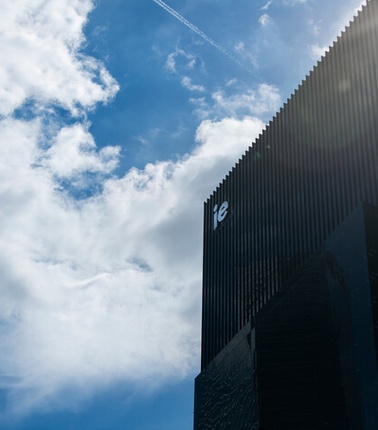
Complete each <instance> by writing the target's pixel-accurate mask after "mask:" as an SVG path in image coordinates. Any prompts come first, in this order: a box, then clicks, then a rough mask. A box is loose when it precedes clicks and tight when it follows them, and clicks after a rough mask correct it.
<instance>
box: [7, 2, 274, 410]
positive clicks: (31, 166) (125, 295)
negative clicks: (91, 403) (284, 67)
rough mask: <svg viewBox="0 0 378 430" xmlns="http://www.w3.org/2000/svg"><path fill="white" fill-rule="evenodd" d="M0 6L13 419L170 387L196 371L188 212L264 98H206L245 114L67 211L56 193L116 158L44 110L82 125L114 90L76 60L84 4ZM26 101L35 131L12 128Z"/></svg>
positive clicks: (86, 62) (229, 158)
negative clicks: (108, 394)
mask: <svg viewBox="0 0 378 430" xmlns="http://www.w3.org/2000/svg"><path fill="white" fill-rule="evenodd" d="M3 3H4V5H3V10H2V15H1V20H2V22H1V24H2V31H1V34H0V44H1V46H5V45H8V47H7V48H5V49H6V54H8V55H10V54H11V55H10V57H9V58H8V56H7V55H5V54H4V58H3V61H2V64H0V71H1V73H0V87H1V88H3V93H2V94H1V97H0V98H1V102H2V104H1V106H2V109H3V110H2V113H3V115H8V116H7V117H6V118H3V119H2V120H1V121H0V207H1V208H2V209H1V211H0V273H1V278H0V280H1V282H0V327H1V330H0V343H1V349H0V387H1V388H3V389H6V390H7V392H8V393H9V402H10V407H11V408H13V410H14V411H17V412H20V413H22V412H27V411H29V410H30V409H33V408H48V407H57V406H59V407H65V406H76V403H77V401H78V400H80V399H81V398H82V397H83V396H84V397H85V396H88V395H90V393H92V392H93V391H94V390H98V389H101V388H104V387H106V386H108V385H109V384H112V383H114V382H117V383H119V382H124V383H125V384H129V385H130V384H135V383H137V384H138V383H140V384H143V386H146V385H149V384H159V383H161V382H162V381H165V380H167V379H171V378H172V377H182V376H183V375H186V374H187V372H188V371H189V370H191V369H193V368H194V367H196V366H197V365H198V364H197V359H198V355H199V321H200V316H199V312H200V311H199V309H200V306H199V304H200V295H201V249H202V237H201V236H202V227H201V223H202V204H203V201H204V200H205V198H206V197H207V196H208V195H209V193H210V192H211V191H212V190H213V188H214V185H216V184H217V183H218V182H219V181H220V180H222V178H223V176H224V175H225V174H226V173H227V171H228V170H229V169H230V167H231V166H232V165H233V163H234V162H235V160H236V159H237V157H238V156H240V155H241V154H242V153H243V152H244V150H245V149H246V148H247V147H248V145H250V144H251V142H252V140H253V138H254V137H255V136H257V134H258V133H259V132H260V131H261V129H262V127H263V123H262V122H261V121H260V120H258V119H256V118H255V117H254V116H253V114H258V113H260V112H265V111H266V109H270V108H271V107H272V106H273V105H274V104H275V103H277V97H278V96H277V91H276V90H275V89H274V88H273V87H270V86H260V87H259V89H258V91H257V92H255V93H252V92H250V93H248V94H247V96H246V99H243V98H242V97H241V96H229V97H227V96H225V95H224V94H223V93H218V94H217V95H215V96H214V98H215V103H216V105H217V106H218V107H219V109H221V110H223V112H228V113H229V114H230V115H231V114H232V113H234V112H240V111H241V110H243V109H246V113H247V114H249V116H246V115H244V117H243V119H236V118H226V119H223V120H220V121H209V120H206V121H204V122H202V123H201V125H200V126H199V128H198V130H197V134H196V140H197V147H196V149H195V150H194V151H193V152H192V153H191V154H187V155H186V156H184V157H182V158H181V159H179V160H178V161H176V162H172V161H166V162H159V163H156V164H148V165H147V166H146V167H145V168H144V169H143V170H137V169H132V170H130V171H129V172H128V173H127V174H126V175H125V176H124V177H122V178H107V179H106V178H104V177H101V176H100V180H101V182H100V185H101V186H102V191H101V192H99V193H98V194H97V195H96V196H92V197H90V198H86V199H83V200H80V201H77V200H75V199H74V198H72V197H70V196H69V194H67V193H66V192H65V191H64V188H61V185H60V182H59V181H60V180H61V179H62V178H63V179H66V180H70V181H76V180H78V178H80V177H81V176H82V175H83V176H85V174H86V173H92V172H99V173H110V172H111V170H112V169H113V168H114V167H115V166H116V163H117V156H118V151H119V149H118V148H114V147H106V148H104V149H102V150H101V151H99V150H98V149H97V147H96V142H95V141H94V139H93V137H92V136H91V135H90V133H89V131H88V124H87V123H86V122H85V121H82V122H80V121H77V122H76V123H75V124H74V125H70V126H68V125H62V124H61V123H59V122H56V123H54V116H52V118H50V119H49V122H48V123H49V127H48V128H47V127H46V121H45V119H46V115H48V108H51V107H52V106H53V107H54V106H62V107H64V108H66V109H68V110H69V111H70V112H71V114H72V115H80V114H82V115H83V116H84V117H85V113H86V111H87V109H90V108H92V107H93V106H94V105H95V103H97V102H103V101H107V100H109V98H110V97H112V96H113V95H114V93H115V91H116V89H117V84H116V83H115V81H114V80H113V78H112V77H111V76H110V75H109V74H108V72H107V71H106V70H105V69H104V68H103V66H102V65H101V64H100V63H99V62H97V61H96V60H94V59H91V58H88V57H85V56H84V55H82V54H81V53H80V46H81V43H82V42H83V36H82V26H83V24H84V23H85V21H86V17H87V13H88V12H89V10H90V9H91V2H90V1H85V0H44V1H38V0H23V1H21V0H15V1H13V2H11V3H9V2H3ZM19 10H22V11H24V12H23V13H19V12H18V11H19ZM184 58H185V59H186V60H188V61H190V59H189V58H188V57H185V56H184ZM192 60H193V59H192ZM187 67H190V65H189V64H187ZM28 70H30V75H28V73H27V72H26V71H28ZM4 89H5V90H4ZM30 99H33V100H34V101H35V103H37V107H39V108H40V109H41V110H40V111H38V110H36V111H35V112H34V114H35V119H33V120H29V121H26V120H17V119H15V118H14V117H12V111H13V110H14V109H15V108H19V107H20V106H21V105H22V103H24V102H25V101H28V100H30ZM249 103H252V105H253V107H252V108H251V107H250V105H249ZM38 112H43V115H42V114H41V115H40V116H38ZM47 143H48V144H47ZM62 392H65V393H66V395H65V396H62V397H59V395H60V393H62ZM67 393H69V395H67ZM61 402H70V403H69V404H65V403H63V404H62V403H61Z"/></svg>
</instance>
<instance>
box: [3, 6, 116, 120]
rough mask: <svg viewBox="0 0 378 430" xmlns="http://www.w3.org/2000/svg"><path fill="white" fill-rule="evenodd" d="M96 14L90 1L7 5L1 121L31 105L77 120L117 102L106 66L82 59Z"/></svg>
mask: <svg viewBox="0 0 378 430" xmlns="http://www.w3.org/2000/svg"><path fill="white" fill-rule="evenodd" d="M91 8H92V1H90V0H83V1H79V0H71V1H68V0H63V1H61V0H48V1H44V0H14V1H11V2H6V1H3V2H2V8H1V16H0V28H1V30H0V50H1V53H2V61H1V64H0V115H9V114H11V113H12V111H13V110H14V109H15V108H17V107H19V106H20V105H21V104H22V103H23V102H25V101H26V100H27V99H33V100H35V101H36V102H37V104H38V105H41V104H49V103H52V102H54V104H57V105H60V106H62V107H63V108H65V109H68V110H70V111H71V113H73V114H75V115H77V114H79V113H80V112H81V109H82V108H90V107H92V106H94V104H95V103H97V102H99V101H102V102H106V101H108V100H109V99H110V98H112V97H113V96H114V94H115V93H116V91H117V90H118V85H117V84H116V82H115V81H114V79H113V78H112V77H111V76H110V75H109V73H108V72H107V71H106V69H105V68H104V67H103V65H102V64H101V63H100V62H98V61H97V60H95V59H94V58H91V57H86V56H83V55H81V54H80V53H79V49H80V47H81V44H82V42H83V33H82V27H83V25H84V23H85V21H86V17H87V14H88V13H89V11H90V10H91Z"/></svg>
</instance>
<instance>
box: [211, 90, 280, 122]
mask: <svg viewBox="0 0 378 430" xmlns="http://www.w3.org/2000/svg"><path fill="white" fill-rule="evenodd" d="M212 98H213V100H214V102H215V105H216V106H215V108H214V109H218V110H219V111H220V112H223V114H226V115H231V116H234V117H239V116H240V115H243V114H245V115H262V114H264V113H267V112H269V113H275V112H276V111H277V110H278V108H279V106H280V105H281V97H280V94H279V92H278V89H277V87H275V86H274V85H268V84H260V85H259V86H258V88H257V90H247V91H244V92H243V93H241V94H235V93H234V94H232V95H230V96H227V95H225V93H224V91H222V90H219V91H216V92H214V93H213V94H212Z"/></svg>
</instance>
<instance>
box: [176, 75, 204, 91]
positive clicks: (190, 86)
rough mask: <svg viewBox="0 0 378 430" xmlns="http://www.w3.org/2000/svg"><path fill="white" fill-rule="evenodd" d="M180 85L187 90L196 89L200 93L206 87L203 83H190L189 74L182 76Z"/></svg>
mask: <svg viewBox="0 0 378 430" xmlns="http://www.w3.org/2000/svg"><path fill="white" fill-rule="evenodd" d="M181 85H182V86H183V87H184V88H186V89H188V90H189V91H198V92H200V93H203V92H205V91H206V88H205V87H204V86H203V85H196V84H193V83H192V80H191V78H190V77H189V76H184V77H183V78H182V79H181Z"/></svg>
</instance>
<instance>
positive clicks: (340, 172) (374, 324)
mask: <svg viewBox="0 0 378 430" xmlns="http://www.w3.org/2000/svg"><path fill="white" fill-rule="evenodd" d="M377 205H378V0H370V1H369V2H368V3H367V6H365V7H364V8H363V9H362V11H361V12H359V14H358V16H357V17H356V18H355V19H354V21H353V22H351V23H350V25H349V26H348V28H347V29H346V30H345V32H343V33H342V35H341V36H340V37H338V39H337V41H336V42H335V43H334V44H333V46H332V47H331V48H330V50H329V52H328V53H327V54H326V55H325V56H324V57H323V58H322V60H321V61H320V62H319V63H318V64H317V66H315V68H314V69H313V70H312V71H311V73H310V74H309V75H308V76H307V77H306V79H305V80H304V81H303V82H302V84H301V85H300V86H299V87H298V89H297V90H296V91H295V92H294V94H293V95H292V96H291V98H290V99H289V100H288V101H287V103H286V104H285V105H284V106H283V108H282V109H281V110H280V111H279V112H278V113H277V115H276V116H275V118H274V119H273V120H272V121H270V123H269V124H268V126H267V127H266V129H265V130H264V131H263V133H262V134H261V135H260V136H259V138H258V139H257V140H256V141H255V142H254V144H253V146H252V147H250V148H249V149H248V150H247V151H246V153H245V154H244V155H243V157H242V158H241V159H240V160H239V161H238V163H237V164H236V165H235V166H234V168H233V169H232V170H231V171H230V172H229V174H228V175H227V176H226V178H225V179H224V180H223V182H222V183H221V184H220V185H219V186H218V187H217V189H216V190H215V191H214V193H213V194H212V195H211V196H210V198H209V199H208V200H207V202H206V203H205V210H204V256H203V312H202V364H201V373H200V375H199V376H198V377H197V379H196V387H195V408H194V409H195V411H194V428H195V430H222V429H227V430H252V429H256V430H257V429H259V430H260V429H261V430H263V429H264V430H265V429H269V430H276V429H277V430H279V429H282V430H286V429H287V430H311V429H314V430H315V429H371V430H373V429H374V430H376V429H378V376H377V367H378V209H377Z"/></svg>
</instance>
